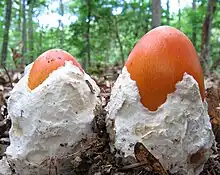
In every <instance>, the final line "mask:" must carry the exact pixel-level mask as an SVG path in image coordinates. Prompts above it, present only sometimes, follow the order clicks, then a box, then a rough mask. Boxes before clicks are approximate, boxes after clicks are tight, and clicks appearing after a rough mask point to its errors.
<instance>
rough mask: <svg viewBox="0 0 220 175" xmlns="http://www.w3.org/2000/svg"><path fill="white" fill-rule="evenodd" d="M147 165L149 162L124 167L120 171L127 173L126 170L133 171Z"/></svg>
mask: <svg viewBox="0 0 220 175" xmlns="http://www.w3.org/2000/svg"><path fill="white" fill-rule="evenodd" d="M146 164H147V162H138V163H134V164H131V165H126V166H123V167H122V168H119V171H125V170H129V169H133V168H139V167H141V166H144V165H146Z"/></svg>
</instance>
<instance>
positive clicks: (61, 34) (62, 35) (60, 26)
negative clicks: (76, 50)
mask: <svg viewBox="0 0 220 175" xmlns="http://www.w3.org/2000/svg"><path fill="white" fill-rule="evenodd" d="M63 15H64V7H63V0H60V16H62V17H63ZM59 33H60V46H61V47H63V39H64V34H63V23H62V20H59Z"/></svg>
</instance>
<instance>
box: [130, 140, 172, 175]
mask: <svg viewBox="0 0 220 175" xmlns="http://www.w3.org/2000/svg"><path fill="white" fill-rule="evenodd" d="M134 154H135V157H136V159H137V161H138V162H146V166H147V167H148V168H150V169H151V170H152V171H153V172H155V173H158V174H160V175H168V173H167V171H166V170H165V169H164V168H163V166H162V165H161V163H160V162H159V160H158V159H157V158H155V157H154V156H153V155H152V154H151V153H150V151H148V150H147V148H146V147H145V146H144V145H143V144H142V143H140V142H137V143H136V144H135V146H134Z"/></svg>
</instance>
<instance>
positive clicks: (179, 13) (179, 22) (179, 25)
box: [178, 0, 181, 30]
mask: <svg viewBox="0 0 220 175" xmlns="http://www.w3.org/2000/svg"><path fill="white" fill-rule="evenodd" d="M178 6H179V10H178V28H179V30H181V9H180V0H178Z"/></svg>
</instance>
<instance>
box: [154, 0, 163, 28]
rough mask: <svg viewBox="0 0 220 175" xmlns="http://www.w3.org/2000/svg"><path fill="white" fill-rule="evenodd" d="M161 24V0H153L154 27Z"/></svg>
mask: <svg viewBox="0 0 220 175" xmlns="http://www.w3.org/2000/svg"><path fill="white" fill-rule="evenodd" d="M160 25H161V2H160V0H152V28H155V27H157V26H160Z"/></svg>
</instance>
